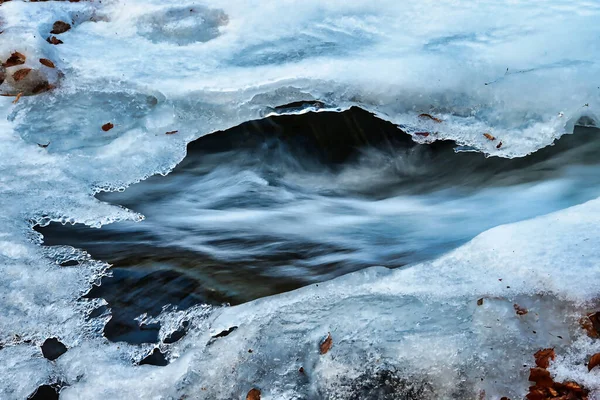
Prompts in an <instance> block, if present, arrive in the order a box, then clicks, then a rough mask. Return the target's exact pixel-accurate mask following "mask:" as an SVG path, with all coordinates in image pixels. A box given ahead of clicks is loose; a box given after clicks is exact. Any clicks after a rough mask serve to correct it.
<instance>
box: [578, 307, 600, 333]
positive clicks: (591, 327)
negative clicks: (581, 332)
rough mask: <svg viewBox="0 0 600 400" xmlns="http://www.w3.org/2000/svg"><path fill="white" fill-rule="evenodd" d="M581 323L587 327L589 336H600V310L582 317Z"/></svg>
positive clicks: (584, 327)
mask: <svg viewBox="0 0 600 400" xmlns="http://www.w3.org/2000/svg"><path fill="white" fill-rule="evenodd" d="M579 325H581V327H582V328H583V329H585V331H586V332H587V335H588V336H589V337H591V338H598V337H600V312H595V313H591V314H588V315H587V316H585V317H583V318H581V319H580V320H579Z"/></svg>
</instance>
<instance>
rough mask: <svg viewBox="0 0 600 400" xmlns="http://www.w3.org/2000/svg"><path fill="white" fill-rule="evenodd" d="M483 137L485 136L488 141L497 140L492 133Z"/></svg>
mask: <svg viewBox="0 0 600 400" xmlns="http://www.w3.org/2000/svg"><path fill="white" fill-rule="evenodd" d="M483 136H485V138H486V139H487V140H496V138H495V137H494V136H492V134H490V133H484V134H483Z"/></svg>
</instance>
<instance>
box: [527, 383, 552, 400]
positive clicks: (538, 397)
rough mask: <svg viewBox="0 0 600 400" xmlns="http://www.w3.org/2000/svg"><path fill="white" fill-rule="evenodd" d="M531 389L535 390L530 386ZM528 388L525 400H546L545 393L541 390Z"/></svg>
mask: <svg viewBox="0 0 600 400" xmlns="http://www.w3.org/2000/svg"><path fill="white" fill-rule="evenodd" d="M532 388H536V386H532ZM532 388H529V393H527V396H525V398H526V399H527V400H546V399H547V396H546V392H544V390H543V389H539V388H536V389H532Z"/></svg>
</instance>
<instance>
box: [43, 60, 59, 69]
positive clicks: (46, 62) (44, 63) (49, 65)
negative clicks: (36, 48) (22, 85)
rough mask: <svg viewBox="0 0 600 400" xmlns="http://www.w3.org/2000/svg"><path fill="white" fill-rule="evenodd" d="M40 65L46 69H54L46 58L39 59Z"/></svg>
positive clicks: (52, 64)
mask: <svg viewBox="0 0 600 400" xmlns="http://www.w3.org/2000/svg"><path fill="white" fill-rule="evenodd" d="M40 64H42V65H45V66H46V67H48V68H56V66H55V65H54V63H53V62H52V61H50V60H48V59H47V58H40Z"/></svg>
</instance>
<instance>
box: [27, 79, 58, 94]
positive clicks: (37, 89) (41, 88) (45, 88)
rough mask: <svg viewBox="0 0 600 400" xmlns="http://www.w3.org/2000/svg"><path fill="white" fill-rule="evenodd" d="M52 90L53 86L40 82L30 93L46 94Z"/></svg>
mask: <svg viewBox="0 0 600 400" xmlns="http://www.w3.org/2000/svg"><path fill="white" fill-rule="evenodd" d="M52 89H54V85H52V84H50V83H48V82H42V83H40V84H39V85H37V86H36V87H34V88H33V89H32V90H31V92H32V93H33V94H38V93H42V92H47V91H48V90H52Z"/></svg>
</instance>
